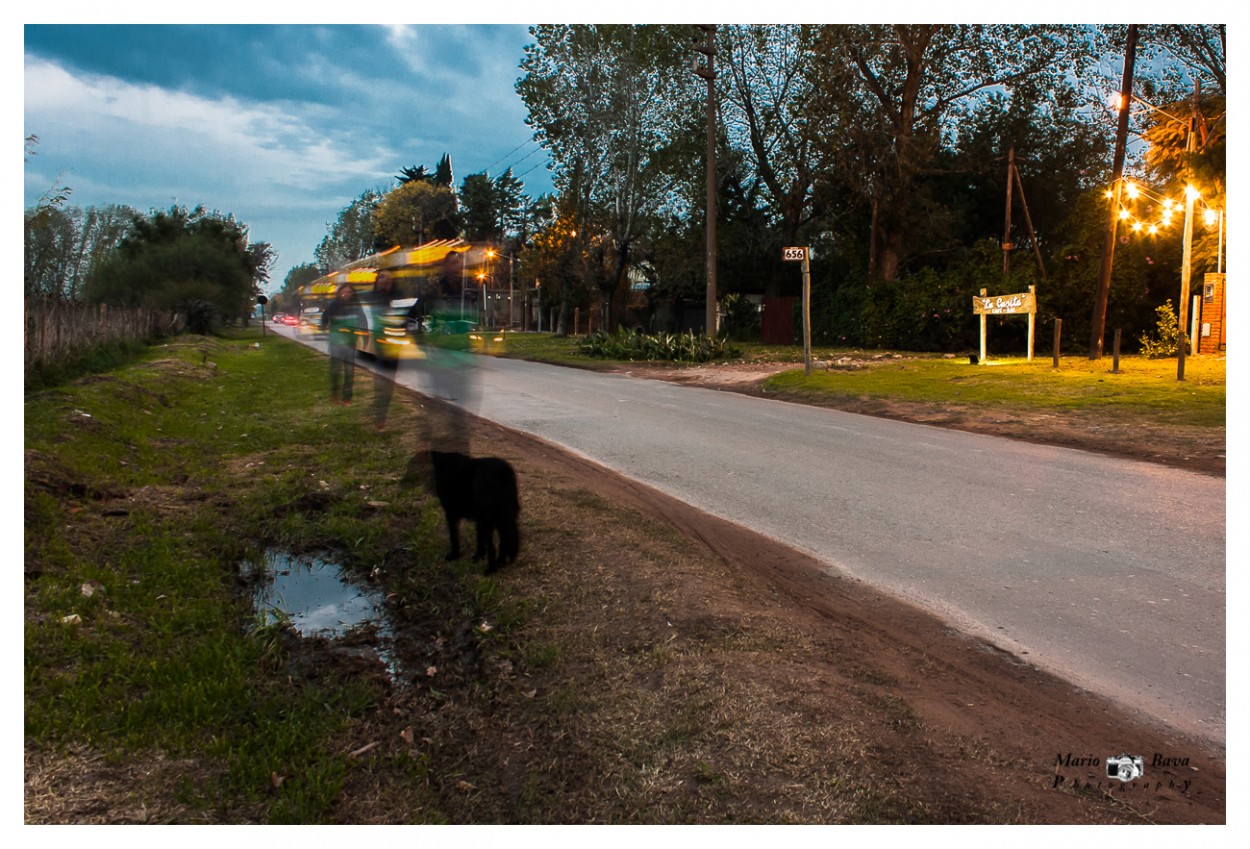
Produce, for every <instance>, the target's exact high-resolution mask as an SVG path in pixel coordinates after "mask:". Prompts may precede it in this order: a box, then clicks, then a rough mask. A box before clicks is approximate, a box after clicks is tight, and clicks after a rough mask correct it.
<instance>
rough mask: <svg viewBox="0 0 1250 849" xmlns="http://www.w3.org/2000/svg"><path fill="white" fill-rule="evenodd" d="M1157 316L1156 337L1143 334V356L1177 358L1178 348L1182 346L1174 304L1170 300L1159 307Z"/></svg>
mask: <svg viewBox="0 0 1250 849" xmlns="http://www.w3.org/2000/svg"><path fill="white" fill-rule="evenodd" d="M1155 314H1156V315H1157V316H1158V321H1156V322H1155V330H1154V335H1153V336H1152V335H1150V334H1147V333H1143V334H1142V336H1141V338H1140V340H1139V342H1140V343H1141V352H1142V355H1143V356H1146V357H1149V358H1150V359H1159V358H1162V357H1175V356H1176V351H1177V346H1178V345H1179V344H1180V338H1181V331H1180V327H1179V326H1178V325H1177V320H1176V310H1175V309H1173V307H1172V302H1171V301H1170V300H1169V301H1168V302H1167V303H1165V304H1163V305H1162V306H1159V307H1157V308H1156V309H1155Z"/></svg>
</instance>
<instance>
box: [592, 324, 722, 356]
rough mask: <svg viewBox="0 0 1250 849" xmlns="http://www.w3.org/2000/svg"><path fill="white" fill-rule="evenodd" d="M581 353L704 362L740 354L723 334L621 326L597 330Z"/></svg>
mask: <svg viewBox="0 0 1250 849" xmlns="http://www.w3.org/2000/svg"><path fill="white" fill-rule="evenodd" d="M580 350H581V352H582V353H583V354H585V355H587V356H589V357H595V358H597V359H603V360H668V361H672V362H684V363H706V362H711V361H713V360H727V359H732V358H734V357H737V356H741V352H740V351H739V350H738V349H737V348H735V347H733V346H732V345H730V344H729V342H728V341H727V340H726V339H725V338H724V337H717V338H714V339H709V338H708V337H706V336H702V335H699V334H695V333H694V332H692V331H687V332H685V333H642V332H640V331H638V330H626V329H625V328H621V329H620V330H617V331H616V333H608V332H607V331H604V330H597V331H595V332H594V333H592V334H590V335H589V336H587V337H586V339H585V340H584V341H583V342H582V344H581V346H580Z"/></svg>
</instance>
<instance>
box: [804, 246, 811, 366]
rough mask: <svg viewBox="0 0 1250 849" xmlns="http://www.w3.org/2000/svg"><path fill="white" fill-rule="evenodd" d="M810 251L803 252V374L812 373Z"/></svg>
mask: <svg viewBox="0 0 1250 849" xmlns="http://www.w3.org/2000/svg"><path fill="white" fill-rule="evenodd" d="M810 254H811V251H810V250H805V251H804V252H803V373H804V374H806V375H808V376H809V377H810V376H811V373H812V266H811V262H810V261H809V256H810Z"/></svg>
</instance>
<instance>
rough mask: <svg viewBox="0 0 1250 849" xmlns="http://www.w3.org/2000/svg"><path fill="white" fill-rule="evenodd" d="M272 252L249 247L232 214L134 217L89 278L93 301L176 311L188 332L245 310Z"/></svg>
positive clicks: (180, 211)
mask: <svg viewBox="0 0 1250 849" xmlns="http://www.w3.org/2000/svg"><path fill="white" fill-rule="evenodd" d="M272 256H273V254H272V250H271V249H270V248H269V247H268V246H267V245H265V243H256V245H249V243H248V235H247V228H246V227H244V226H243V225H241V224H239V223H238V222H236V221H235V220H234V219H233V218H232V217H230V216H223V215H221V214H219V213H208V212H206V211H205V210H204V208H203V207H196V208H195V209H194V210H190V211H188V210H187V209H185V208H184V207H178V206H174V207H171V208H170V209H169V211H167V212H164V211H158V212H154V213H152V214H151V215H150V216H135V217H134V219H133V220H132V221H131V225H130V228H129V231H128V233H127V234H126V236H125V237H124V238H123V239H122V240H121V242H120V244H119V245H118V247H117V249H116V250H115V251H113V252H112V253H111V254H110V255H109V257H108V258H107V260H106V261H104V262H103V263H101V265H100V267H99V269H98V270H97V271H96V273H94V274H93V275H92V277H91V279H90V280H89V281H88V286H87V294H88V296H89V298H90V299H91V300H94V301H98V302H103V303H108V304H116V305H120V306H138V305H144V306H155V307H158V308H162V309H168V310H171V311H175V312H178V313H180V314H181V315H182V316H183V318H184V320H185V321H186V323H187V326H188V328H189V329H191V330H192V331H193V332H200V333H206V332H208V331H209V330H210V329H211V328H212V327H213V325H214V324H215V323H216V321H218V320H221V319H236V318H242V317H244V316H246V315H247V314H248V313H250V311H251V308H252V304H253V299H254V297H255V295H256V292H257V283H258V281H259V280H261V279H265V278H266V277H267V276H268V273H269V271H268V263H269V261H270V260H271V259H272Z"/></svg>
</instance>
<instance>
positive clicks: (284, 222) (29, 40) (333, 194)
mask: <svg viewBox="0 0 1250 849" xmlns="http://www.w3.org/2000/svg"><path fill="white" fill-rule="evenodd" d="M1154 2H1155V0H1148V2H1147V4H1146V5H1147V6H1149V5H1152V4H1153V3H1154ZM149 5H150V4H147V3H145V2H140V3H139V4H138V6H137V7H131V6H129V5H128V6H127V7H126V8H125V9H121V8H107V9H103V10H101V7H96V6H87V5H86V4H80V3H77V2H76V0H61V2H60V3H57V4H56V5H55V6H54V7H49V11H47V12H44V11H43V10H41V9H38V8H32V7H30V6H29V5H28V6H27V7H25V8H23V9H22V12H21V13H22V15H23V17H26V18H27V19H28V20H30V19H36V20H39V19H41V20H47V21H52V20H56V19H57V18H58V17H59V18H64V19H67V20H71V21H89V22H90V21H102V23H87V24H56V23H54V24H42V23H41V24H30V23H26V24H23V25H22V26H20V27H18V26H16V25H11V29H10V30H8V31H9V32H10V33H15V32H20V33H21V34H22V38H23V42H24V43H23V45H22V48H23V49H22V50H21V51H15V52H14V53H6V55H7V56H10V57H13V56H15V55H21V56H22V61H23V69H22V76H23V84H24V85H23V94H24V97H23V123H24V126H23V136H26V135H29V134H32V133H33V134H35V135H37V136H38V137H39V144H38V146H37V148H36V156H34V157H33V158H31V159H29V160H28V161H26V162H25V163H24V166H23V174H22V179H23V194H24V204H23V205H24V206H29V205H31V204H33V203H34V202H36V201H37V200H38V198H39V197H40V196H41V195H42V194H43V193H44V192H46V191H47V190H48V189H49V188H50V187H51V186H53V185H54V184H55V183H57V182H58V180H59V181H60V183H61V184H63V185H65V186H68V187H69V188H70V189H71V190H72V191H73V194H72V195H71V197H70V199H69V202H70V203H71V204H73V205H75V206H79V207H88V206H99V205H104V204H111V203H118V204H128V205H130V206H133V207H135V208H136V209H138V210H140V211H141V212H147V211H149V210H152V209H168V208H169V207H170V206H171V205H173V204H179V205H183V206H187V207H194V206H197V205H203V206H204V207H206V208H208V209H210V210H217V211H220V212H223V213H230V214H233V215H234V216H235V217H236V218H237V219H238V220H240V221H241V222H243V223H244V224H246V225H247V226H248V227H249V228H250V233H251V237H252V239H253V240H254V241H266V242H269V243H271V244H272V245H273V246H274V248H275V249H276V250H277V252H278V259H277V261H276V263H275V265H274V267H273V270H272V280H271V283H270V288H271V289H272V288H277V287H279V286H280V285H281V283H282V280H283V279H284V278H285V276H286V273H287V271H288V270H289V269H290V268H291V267H292V266H294V265H297V264H300V263H304V262H311V261H312V259H313V250H314V248H315V247H316V245H317V244H318V242H320V241H321V239H322V237H323V236H325V234H326V227H327V225H328V224H329V223H331V222H333V221H334V220H335V219H336V218H337V217H338V214H339V212H340V211H341V210H342V209H343V208H344V207H345V206H347V204H349V203H350V202H351V200H352V199H353V198H355V197H357V196H358V195H359V194H360V193H361V192H363V191H365V190H366V189H371V188H379V189H385V188H387V187H388V186H390V185H391V184H393V182H394V177H395V175H396V174H398V173H399V171H400V169H401V168H404V167H407V166H415V165H425V166H426V167H427V168H429V169H433V168H434V166H435V165H436V163H437V162H438V160H439V158H440V157H442V155H443V154H444V153H447V154H450V155H451V158H452V166H453V171H454V176H455V180H456V183H457V185H459V184H460V182H461V181H462V180H463V179H464V177H465V176H467V175H469V174H472V173H478V172H481V171H483V170H485V171H487V173H489V174H490V175H491V176H492V177H493V176H497V175H498V174H499V173H501V172H502V171H503V170H504V169H505V168H507V167H509V166H512V168H513V173H514V174H516V175H518V176H519V177H520V178H521V179H522V181H523V182H524V183H525V191H526V193H527V194H529V195H531V196H537V195H538V194H541V193H543V192H548V191H551V176H550V173H549V172H548V170H547V165H548V160H547V155H546V153H545V151H543V150H542V149H541V148H540V146H539V145H538V144H537V143H536V142H534V141H533V134H532V131H531V130H530V128H529V127H528V126H526V124H525V115H526V111H525V107H524V105H523V104H522V102H521V100H520V98H519V97H518V96H517V94H516V91H515V83H516V80H517V78H518V77H519V76H520V69H519V64H520V61H521V59H522V56H523V52H524V48H525V46H526V45H527V44H528V43H530V41H531V39H530V37H529V33H528V27H527V25H526V24H524V23H509V24H490V25H483V24H417V25H386V24H356V23H345V24H337V23H332V24H327V25H306V24H283V25H253V24H233V23H231V24H211V23H210V24H201V25H193V24H155V25H150V24H114V23H107V22H108V21H124V20H126V19H127V18H131V19H134V18H138V19H142V20H145V21H160V20H164V19H167V18H169V16H170V14H171V12H170V10H168V9H165V8H160V7H151V8H148V7H149ZM266 5H267V4H266V3H264V2H263V0H253V2H252V3H250V4H234V3H231V2H227V3H226V4H225V6H224V7H222V8H221V9H218V10H217V12H216V14H221V15H228V16H233V19H234V20H246V19H247V18H248V17H253V18H254V17H257V16H261V19H263V20H275V19H276V20H282V19H284V18H285V19H287V20H291V19H298V18H299V17H300V16H304V17H309V18H312V17H313V16H316V17H317V18H318V19H321V20H329V21H334V20H338V19H343V18H344V16H348V17H347V18H346V20H352V19H353V18H352V15H355V16H357V19H359V18H368V17H369V16H370V15H373V16H376V15H377V14H379V12H380V13H381V14H404V15H423V16H425V17H427V19H428V17H429V15H430V14H440V15H444V16H445V15H455V16H456V17H458V18H460V19H461V20H465V19H469V20H472V18H473V17H474V12H476V13H477V16H479V17H480V16H483V15H486V16H489V15H492V14H495V15H498V11H497V9H496V8H495V7H490V8H486V7H466V8H465V10H463V11H462V10H461V9H460V8H457V7H452V8H448V6H447V4H443V5H441V6H439V7H438V9H437V11H436V12H429V11H423V10H421V9H419V8H418V7H397V8H386V7H383V8H382V9H380V10H379V9H376V8H371V4H370V3H368V2H366V3H363V4H359V5H358V6H351V7H348V6H344V5H343V4H339V5H337V6H328V5H327V4H324V3H320V2H319V0H306V2H305V3H304V4H300V5H298V6H296V5H295V4H290V3H287V4H283V5H282V6H281V7H278V8H280V9H281V11H280V12H279V13H278V14H277V15H274V14H272V13H269V14H268V16H267V17H266V14H267V13H266ZM269 5H272V4H269ZM80 6H81V7H83V8H78V7H80ZM1073 6H1075V8H1072V7H1073ZM154 8H155V9H156V11H153V9H154ZM1047 8H1048V9H1049V10H1051V11H1052V12H1053V13H1055V14H1054V15H1053V17H1054V18H1055V19H1056V20H1065V19H1066V20H1076V19H1079V18H1081V17H1083V15H1082V14H1081V12H1080V11H1078V10H1079V9H1081V8H1083V7H1081V6H1077V5H1076V4H1071V3H1070V2H1069V0H1056V2H1055V3H1053V4H1051V5H1049V6H1048V7H1047ZM84 9H85V11H84ZM886 9H887V10H888V13H889V14H888V16H889V17H891V18H895V19H901V20H906V19H908V18H909V17H914V16H915V15H917V14H920V15H923V16H926V17H928V16H931V15H928V14H926V13H928V12H931V7H930V6H928V5H927V4H921V3H915V2H903V3H896V4H892V5H890V6H888V7H886ZM710 10H715V11H710ZM524 11H525V13H526V14H532V15H533V16H534V17H535V19H540V20H550V21H570V20H584V19H585V17H586V16H587V15H588V14H593V15H594V16H595V18H596V19H598V18H600V17H606V18H610V19H612V20H619V18H618V16H619V15H625V16H626V17H625V20H627V21H628V20H631V19H632V20H640V21H641V20H645V21H648V22H659V21H663V20H672V19H673V16H677V18H679V19H681V20H696V19H708V18H716V19H720V20H722V21H724V20H725V19H726V18H730V19H733V18H735V17H737V16H738V15H741V14H742V11H740V10H734V9H730V8H725V7H723V6H722V5H719V4H718V5H713V4H708V3H706V2H703V0H700V2H697V3H687V4H680V5H678V4H671V3H669V4H657V3H655V2H654V0H641V2H639V0H634V2H632V3H630V4H628V6H625V7H622V8H621V9H619V10H617V11H616V12H615V13H613V14H610V15H609V14H600V12H601V11H602V10H593V9H588V8H587V7H586V6H585V5H584V4H574V3H564V2H554V3H553V2H550V0H542V2H539V3H538V4H537V5H535V4H533V3H532V2H531V4H528V5H527V6H526V7H525V10H524ZM767 11H768V12H770V13H771V14H770V15H767V17H772V16H773V15H776V14H778V10H777V9H772V8H770V9H769V10H767ZM880 11H881V9H880V8H878V7H862V6H861V7H856V8H854V9H851V10H846V9H834V8H831V7H828V6H820V5H814V4H811V3H810V2H806V0H802V2H799V3H797V4H795V5H794V6H793V7H787V12H788V15H794V16H798V17H800V18H802V19H807V20H829V19H830V18H831V16H836V19H837V20H849V19H851V18H852V17H854V16H858V15H865V14H868V13H870V12H880ZM946 11H947V13H948V14H951V15H954V16H955V17H956V18H957V19H958V18H963V17H964V16H968V17H970V18H971V19H973V20H976V19H982V20H992V19H995V18H998V17H999V16H1000V15H1001V9H999V8H998V7H997V6H996V5H990V4H985V3H983V2H982V0H974V2H966V1H965V2H960V3H958V4H957V5H956V6H954V7H952V8H951V9H947V10H946ZM512 13H513V14H515V13H516V10H512ZM1110 14H1112V15H1114V14H1115V12H1114V9H1113V10H1112V11H1111V13H1110ZM630 16H632V18H631V17H630ZM886 16H887V15H880V17H886ZM761 17H765V16H761ZM229 19H231V18H227V20H229ZM175 20H176V18H175ZM14 232H16V230H15V231H14Z"/></svg>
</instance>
